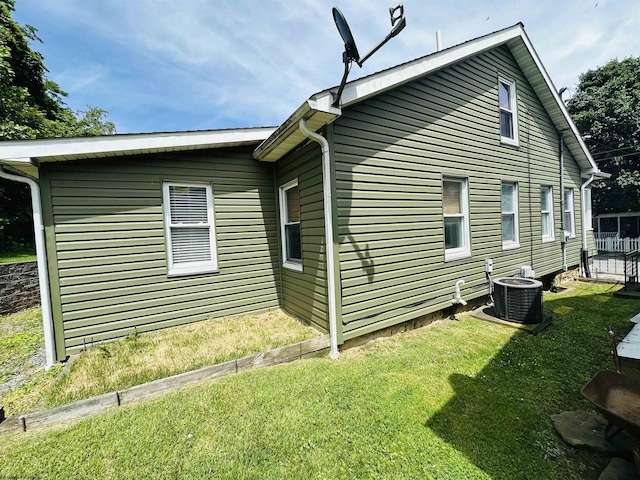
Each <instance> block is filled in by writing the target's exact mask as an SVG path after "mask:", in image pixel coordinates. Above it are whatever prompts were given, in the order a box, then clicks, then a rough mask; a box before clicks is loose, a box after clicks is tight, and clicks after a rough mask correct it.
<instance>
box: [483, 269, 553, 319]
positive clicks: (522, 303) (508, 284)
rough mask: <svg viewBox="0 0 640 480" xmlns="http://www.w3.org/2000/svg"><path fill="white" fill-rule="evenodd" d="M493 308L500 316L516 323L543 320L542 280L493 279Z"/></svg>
mask: <svg viewBox="0 0 640 480" xmlns="http://www.w3.org/2000/svg"><path fill="white" fill-rule="evenodd" d="M493 298H494V306H493V309H494V311H495V314H496V316H497V317H498V318H501V319H503V320H506V321H508V322H515V323H540V322H542V319H543V316H542V282H540V281H538V280H534V279H530V278H517V277H505V278H496V279H495V280H494V281H493Z"/></svg>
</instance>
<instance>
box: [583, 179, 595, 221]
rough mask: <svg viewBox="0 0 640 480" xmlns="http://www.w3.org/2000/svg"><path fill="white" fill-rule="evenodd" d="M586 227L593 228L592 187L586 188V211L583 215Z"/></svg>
mask: <svg viewBox="0 0 640 480" xmlns="http://www.w3.org/2000/svg"><path fill="white" fill-rule="evenodd" d="M582 221H583V222H584V225H585V229H586V230H587V231H588V230H593V202H592V200H591V189H590V188H585V189H584V212H583V215H582Z"/></svg>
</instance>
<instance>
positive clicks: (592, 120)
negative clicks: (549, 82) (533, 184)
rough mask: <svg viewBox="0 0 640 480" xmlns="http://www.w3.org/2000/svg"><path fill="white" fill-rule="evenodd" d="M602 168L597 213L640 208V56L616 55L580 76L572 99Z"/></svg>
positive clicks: (595, 193) (571, 107)
mask: <svg viewBox="0 0 640 480" xmlns="http://www.w3.org/2000/svg"><path fill="white" fill-rule="evenodd" d="M568 109H569V112H570V113H571V115H572V117H573V121H574V122H575V124H576V126H577V127H578V130H579V131H580V132H581V133H582V135H584V136H585V138H586V143H587V145H588V146H589V149H590V150H591V153H592V154H593V156H594V158H595V160H596V162H597V163H598V167H599V168H600V169H601V170H602V171H604V172H607V173H611V174H612V176H611V178H610V179H609V180H605V181H598V182H594V184H593V190H592V192H593V203H594V213H595V214H598V213H607V212H629V211H640V168H639V167H640V58H633V57H630V58H627V59H625V60H622V61H618V60H617V59H616V60H612V61H610V62H609V63H607V64H606V65H604V66H602V67H600V68H597V69H595V70H589V71H587V72H585V73H583V74H582V75H581V76H580V82H579V84H578V91H577V93H576V94H575V95H574V96H573V98H572V99H571V100H570V101H569V103H568Z"/></svg>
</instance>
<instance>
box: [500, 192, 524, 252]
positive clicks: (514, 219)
mask: <svg viewBox="0 0 640 480" xmlns="http://www.w3.org/2000/svg"><path fill="white" fill-rule="evenodd" d="M519 246H520V244H519V240H518V184H517V183H506V182H503V183H502V248H503V249H510V248H518V247H519Z"/></svg>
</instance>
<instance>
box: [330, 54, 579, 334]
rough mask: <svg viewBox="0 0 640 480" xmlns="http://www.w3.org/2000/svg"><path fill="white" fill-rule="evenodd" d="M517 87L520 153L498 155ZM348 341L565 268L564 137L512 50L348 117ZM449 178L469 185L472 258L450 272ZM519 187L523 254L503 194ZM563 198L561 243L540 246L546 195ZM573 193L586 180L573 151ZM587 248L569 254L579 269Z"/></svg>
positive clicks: (343, 161) (339, 175)
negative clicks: (491, 281) (505, 226)
mask: <svg viewBox="0 0 640 480" xmlns="http://www.w3.org/2000/svg"><path fill="white" fill-rule="evenodd" d="M499 76H500V77H505V78H509V79H512V80H514V81H515V82H516V93H517V105H518V108H517V111H518V141H519V146H517V147H514V146H510V145H503V144H501V143H500V128H499V108H498V88H497V82H498V77H499ZM333 132H334V133H333V142H334V144H333V148H334V152H335V153H334V161H335V170H336V188H337V195H336V197H337V198H336V203H337V212H338V213H337V215H338V236H339V242H340V253H339V256H340V272H341V286H342V318H343V322H344V323H345V325H344V332H345V338H351V337H353V336H357V335H360V334H363V333H366V332H367V331H370V330H372V329H375V328H378V327H382V326H388V325H390V324H393V323H397V322H401V321H405V320H409V319H411V318H414V317H417V316H419V315H423V314H427V313H430V312H433V311H437V310H440V309H443V308H445V307H447V306H451V299H452V297H453V294H454V285H455V282H456V281H457V280H458V279H464V280H465V284H464V285H463V287H462V296H463V298H465V299H471V298H474V297H479V296H482V295H484V294H486V292H487V283H486V277H485V272H484V262H485V259H488V258H490V259H492V260H493V265H494V272H493V276H494V277H497V276H507V275H516V274H518V273H519V272H520V267H521V266H524V265H531V266H532V267H533V268H534V269H535V271H536V276H538V277H540V276H542V275H545V274H548V273H552V272H556V271H559V270H561V268H562V254H561V245H560V237H561V232H560V218H561V214H562V212H561V211H560V194H561V192H560V182H559V160H558V152H559V144H558V142H559V135H558V132H557V130H556V128H555V127H554V125H553V124H552V122H551V120H550V118H549V117H548V115H547V113H546V111H545V110H544V108H543V106H542V104H541V103H540V101H539V100H538V98H537V97H536V95H535V93H534V91H533V89H532V88H531V86H530V85H529V83H528V82H527V80H526V78H525V77H524V75H523V74H522V72H521V71H520V69H519V67H518V65H517V63H516V61H515V59H514V58H513V56H512V55H511V53H510V52H509V50H508V48H506V47H500V48H497V49H494V50H491V51H489V52H486V53H484V54H482V55H479V56H476V57H473V58H471V59H468V60H466V61H464V62H461V63H459V64H456V65H454V66H451V67H448V68H446V69H443V70H441V71H438V72H436V73H433V74H431V75H428V76H426V77H424V78H422V79H420V80H417V81H414V82H412V83H409V84H407V85H404V86H401V87H398V88H396V89H393V90H391V91H389V92H386V93H384V94H380V95H378V96H376V97H373V98H371V99H368V100H366V101H363V102H361V103H358V104H356V105H353V106H351V107H348V108H346V109H344V111H343V115H342V117H340V118H338V119H337V120H336V121H335V122H334V125H333ZM443 177H453V178H465V179H467V180H468V192H469V197H468V201H469V212H470V214H469V222H470V231H471V256H470V257H468V258H463V259H458V260H453V261H448V262H445V256H444V231H443V211H442V179H443ZM502 182H515V183H517V184H518V217H519V243H520V247H519V248H515V249H512V250H503V246H502V238H501V223H500V222H501V196H500V191H501V183H502ZM542 185H550V186H552V187H553V196H554V202H553V214H554V226H555V241H553V242H548V243H542V225H541V217H540V187H541V186H542ZM565 186H566V187H571V188H574V201H575V202H576V206H575V213H576V232H579V228H580V227H581V220H580V172H579V169H578V166H577V164H576V162H575V160H574V159H573V158H572V157H571V155H570V154H569V153H568V152H567V149H565ZM580 241H581V240H580V236H579V235H578V234H577V235H576V238H575V239H571V240H570V241H569V242H568V245H567V252H568V254H567V260H568V263H569V265H577V264H578V262H579V254H580Z"/></svg>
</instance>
